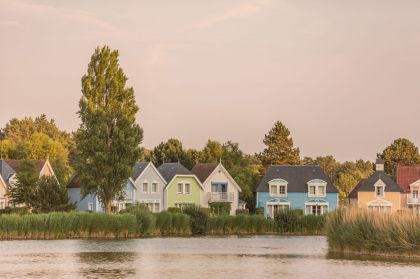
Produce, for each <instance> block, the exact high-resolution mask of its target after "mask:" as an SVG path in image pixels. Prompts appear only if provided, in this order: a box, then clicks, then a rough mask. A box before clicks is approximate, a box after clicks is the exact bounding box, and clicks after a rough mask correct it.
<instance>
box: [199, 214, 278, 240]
mask: <svg viewBox="0 0 420 279" xmlns="http://www.w3.org/2000/svg"><path fill="white" fill-rule="evenodd" d="M276 231H277V230H276V225H275V223H274V221H273V220H270V219H267V218H265V217H264V216H260V215H243V214H242V215H237V216H218V217H211V218H209V219H208V221H207V227H206V234H209V235H233V234H273V233H276Z"/></svg>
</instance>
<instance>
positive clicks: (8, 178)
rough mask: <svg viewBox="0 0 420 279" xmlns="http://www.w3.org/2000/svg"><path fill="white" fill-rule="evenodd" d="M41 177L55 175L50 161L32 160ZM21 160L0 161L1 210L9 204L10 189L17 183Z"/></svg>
mask: <svg viewBox="0 0 420 279" xmlns="http://www.w3.org/2000/svg"><path fill="white" fill-rule="evenodd" d="M31 162H32V163H33V164H34V166H35V170H36V172H37V173H39V176H44V175H47V176H50V175H54V176H55V174H54V171H53V168H52V166H51V164H50V162H49V160H48V159H46V160H31ZM20 163H21V160H3V159H1V160H0V209H4V208H6V207H8V206H10V204H9V197H8V195H7V194H8V188H9V187H10V185H12V184H13V183H15V182H16V175H17V173H18V172H19V170H20Z"/></svg>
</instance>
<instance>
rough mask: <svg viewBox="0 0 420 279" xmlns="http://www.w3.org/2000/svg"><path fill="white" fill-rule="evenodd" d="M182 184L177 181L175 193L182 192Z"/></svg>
mask: <svg viewBox="0 0 420 279" xmlns="http://www.w3.org/2000/svg"><path fill="white" fill-rule="evenodd" d="M183 186H184V185H183V184H182V183H178V191H177V193H178V194H182V188H183Z"/></svg>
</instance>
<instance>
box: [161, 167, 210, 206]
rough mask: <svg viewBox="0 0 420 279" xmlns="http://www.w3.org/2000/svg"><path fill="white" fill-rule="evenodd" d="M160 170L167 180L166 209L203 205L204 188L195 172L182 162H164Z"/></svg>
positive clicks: (165, 192)
mask: <svg viewBox="0 0 420 279" xmlns="http://www.w3.org/2000/svg"><path fill="white" fill-rule="evenodd" d="M158 171H159V172H160V174H161V175H162V177H163V178H164V180H165V181H166V182H167V185H166V187H165V190H164V200H165V209H168V208H170V207H178V208H182V207H184V206H185V205H189V204H195V205H197V206H200V205H201V195H202V193H203V190H204V188H203V185H202V184H201V182H200V180H199V179H198V178H197V176H196V175H195V174H194V173H192V172H191V171H190V170H188V169H187V168H186V167H184V166H183V165H181V164H180V163H163V164H162V165H160V166H159V168H158Z"/></svg>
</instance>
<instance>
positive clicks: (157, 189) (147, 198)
mask: <svg viewBox="0 0 420 279" xmlns="http://www.w3.org/2000/svg"><path fill="white" fill-rule="evenodd" d="M129 180H131V181H128V182H127V184H128V183H130V184H133V185H134V189H133V191H132V197H131V201H132V202H134V203H141V204H144V205H145V206H146V207H147V208H148V209H149V210H150V211H151V212H160V211H163V210H165V209H166V206H165V203H164V198H163V197H164V191H165V187H166V184H167V183H166V180H165V179H164V178H163V176H162V175H161V174H160V172H159V171H158V170H157V168H156V167H155V165H154V164H153V163H152V162H138V163H137V164H136V165H135V167H134V171H133V175H132V176H131V178H130V179H129ZM128 186H129V185H127V187H128Z"/></svg>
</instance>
